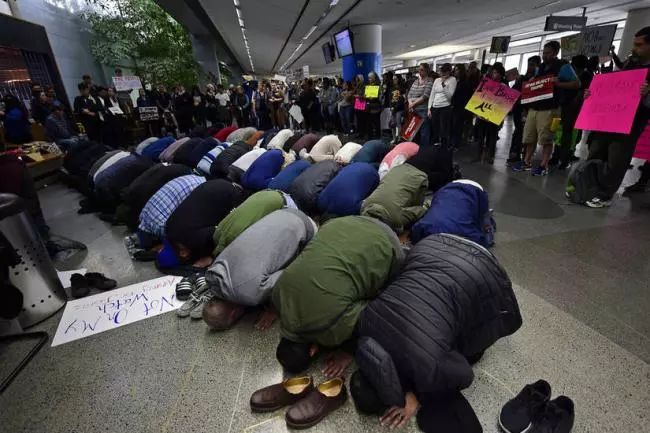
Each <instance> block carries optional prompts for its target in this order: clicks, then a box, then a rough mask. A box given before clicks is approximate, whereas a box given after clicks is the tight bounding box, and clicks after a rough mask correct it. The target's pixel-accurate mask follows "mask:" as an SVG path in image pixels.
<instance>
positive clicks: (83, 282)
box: [70, 272, 117, 298]
mask: <svg viewBox="0 0 650 433" xmlns="http://www.w3.org/2000/svg"><path fill="white" fill-rule="evenodd" d="M116 286H117V282H116V281H115V280H111V279H110V278H106V277H105V276H104V275H102V274H100V273H99V272H88V273H86V275H81V274H72V276H71V277H70V292H71V293H72V297H73V298H83V297H84V296H86V295H88V293H90V289H91V288H92V287H94V288H95V289H98V290H111V289H114V288H115V287H116Z"/></svg>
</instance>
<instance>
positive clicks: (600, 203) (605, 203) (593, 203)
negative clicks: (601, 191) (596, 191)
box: [585, 197, 612, 209]
mask: <svg viewBox="0 0 650 433" xmlns="http://www.w3.org/2000/svg"><path fill="white" fill-rule="evenodd" d="M585 205H587V206H589V207H591V208H594V209H600V208H603V207H610V206H611V205H612V201H611V200H602V199H599V198H598V197H594V198H592V199H591V200H589V201H587V202H585Z"/></svg>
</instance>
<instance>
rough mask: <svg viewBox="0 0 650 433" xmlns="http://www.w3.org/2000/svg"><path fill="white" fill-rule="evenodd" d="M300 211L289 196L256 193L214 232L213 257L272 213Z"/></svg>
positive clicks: (279, 193) (265, 192)
mask: <svg viewBox="0 0 650 433" xmlns="http://www.w3.org/2000/svg"><path fill="white" fill-rule="evenodd" d="M286 207H288V208H292V209H298V207H297V206H296V204H295V203H294V202H293V200H292V199H291V197H290V196H289V195H288V194H285V193H283V192H282V191H276V190H272V189H267V190H264V191H260V192H256V193H255V194H253V195H251V196H250V197H248V198H247V199H246V201H244V202H243V203H242V204H240V205H239V206H237V207H236V208H235V209H234V210H233V211H232V212H230V213H229V214H228V215H227V216H226V217H225V218H224V219H223V220H221V222H220V223H219V225H218V226H217V228H216V229H215V231H214V236H213V241H214V245H215V249H214V251H213V253H212V255H213V256H215V257H216V256H218V255H219V253H221V251H223V250H224V249H225V248H226V247H227V246H228V245H229V244H230V243H231V242H232V241H234V240H235V238H236V237H237V236H239V235H240V234H242V232H243V231H244V230H246V229H247V228H248V227H250V226H252V225H253V224H255V223H256V222H257V221H259V220H261V219H262V218H264V217H265V216H267V215H268V214H270V213H271V212H274V211H276V210H280V209H284V208H286Z"/></svg>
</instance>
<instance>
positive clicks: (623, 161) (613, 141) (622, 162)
mask: <svg viewBox="0 0 650 433" xmlns="http://www.w3.org/2000/svg"><path fill="white" fill-rule="evenodd" d="M589 138H590V139H591V145H590V146H589V157H588V159H600V160H601V161H603V162H605V163H606V166H605V173H604V175H603V177H602V180H601V184H600V186H599V192H598V198H600V199H602V200H609V199H611V198H612V197H613V196H614V194H615V193H616V191H617V190H618V187H619V186H620V185H621V182H622V181H623V178H624V177H625V172H627V169H628V168H629V166H630V161H632V155H633V154H634V148H635V146H636V140H637V139H638V134H615V133H611V132H592V133H591V135H590V137H589Z"/></svg>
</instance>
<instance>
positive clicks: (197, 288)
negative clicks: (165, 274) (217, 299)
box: [176, 275, 212, 319]
mask: <svg viewBox="0 0 650 433" xmlns="http://www.w3.org/2000/svg"><path fill="white" fill-rule="evenodd" d="M181 284H182V286H181ZM188 284H189V286H188ZM179 286H181V287H180V288H179ZM188 288H189V289H190V290H191V291H190V293H189V295H188V294H187V290H188ZM209 289H210V286H209V285H208V282H207V281H206V279H205V276H203V275H193V276H191V277H187V278H183V279H182V280H181V281H180V282H179V283H178V284H177V285H176V296H177V297H178V293H179V290H180V292H181V296H182V297H185V296H187V298H186V299H187V300H186V301H185V303H184V304H183V305H181V306H180V308H179V309H178V310H176V315H177V316H178V317H188V316H189V317H191V318H192V319H200V318H202V317H203V307H204V306H205V304H207V303H208V301H209V300H210V299H212V292H210V290H209ZM179 299H180V298H179ZM181 300H182V299H181Z"/></svg>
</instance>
